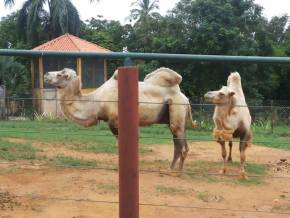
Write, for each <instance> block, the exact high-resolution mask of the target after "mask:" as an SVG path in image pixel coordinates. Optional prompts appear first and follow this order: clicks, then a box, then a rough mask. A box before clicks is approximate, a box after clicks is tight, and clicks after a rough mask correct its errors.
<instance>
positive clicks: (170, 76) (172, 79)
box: [144, 67, 182, 87]
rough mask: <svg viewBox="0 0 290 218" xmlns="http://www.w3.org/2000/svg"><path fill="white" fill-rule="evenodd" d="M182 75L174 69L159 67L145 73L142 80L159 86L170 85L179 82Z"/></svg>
mask: <svg viewBox="0 0 290 218" xmlns="http://www.w3.org/2000/svg"><path fill="white" fill-rule="evenodd" d="M181 81H182V76H181V75H179V74H178V73H177V72H175V71H174V70H171V69H169V68H165V67H161V68H159V69H157V70H155V71H153V72H152V73H149V74H147V75H146V77H145V79H144V82H145V83H151V84H154V85H159V86H166V87H171V86H175V85H178V84H180V83H181Z"/></svg>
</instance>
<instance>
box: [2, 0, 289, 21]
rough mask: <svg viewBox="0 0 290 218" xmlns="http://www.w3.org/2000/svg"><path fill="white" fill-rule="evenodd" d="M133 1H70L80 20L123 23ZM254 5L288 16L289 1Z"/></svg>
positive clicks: (164, 2) (164, 4)
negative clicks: (101, 17)
mask: <svg viewBox="0 0 290 218" xmlns="http://www.w3.org/2000/svg"><path fill="white" fill-rule="evenodd" d="M24 1H25V0H16V5H15V6H14V7H13V8H12V9H5V7H4V5H3V1H1V3H0V17H3V16H5V15H7V14H9V13H11V12H12V11H15V10H17V9H19V8H20V7H21V6H22V4H23V2H24ZM134 1H135V0H100V2H99V3H93V4H89V3H88V2H89V1H88V0H72V2H73V4H74V5H75V6H76V7H77V9H78V11H79V13H80V16H81V19H82V20H86V19H89V18H91V17H96V16H97V15H102V16H103V17H104V18H106V19H109V20H119V21H120V22H121V23H125V22H126V20H125V18H126V17H127V16H128V15H129V13H130V6H131V3H132V2H134ZM159 1H160V11H159V12H160V13H161V14H162V15H164V14H165V13H166V11H168V10H170V9H172V8H173V7H174V5H175V4H176V2H178V1H179V0H159ZM255 2H256V3H258V4H260V5H262V6H263V7H264V9H265V10H264V15H265V16H266V17H268V18H271V17H272V16H275V15H282V14H285V13H287V14H290V0H255Z"/></svg>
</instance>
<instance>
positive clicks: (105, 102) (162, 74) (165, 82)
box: [44, 68, 196, 170]
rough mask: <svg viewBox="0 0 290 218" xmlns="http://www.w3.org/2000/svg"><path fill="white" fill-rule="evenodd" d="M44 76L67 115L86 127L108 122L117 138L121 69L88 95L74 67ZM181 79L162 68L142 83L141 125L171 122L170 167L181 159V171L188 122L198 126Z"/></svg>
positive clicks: (186, 148) (185, 147) (184, 156)
mask: <svg viewBox="0 0 290 218" xmlns="http://www.w3.org/2000/svg"><path fill="white" fill-rule="evenodd" d="M44 79H45V82H46V83H48V84H51V85H53V86H55V87H56V89H57V92H58V96H59V102H60V107H61V109H62V112H63V114H64V115H65V117H66V118H68V119H69V120H71V121H73V122H75V123H77V124H79V125H81V126H84V127H90V126H93V125H97V124H98V123H99V121H101V120H102V121H105V122H108V125H109V128H110V130H111V132H112V133H113V134H114V135H115V136H116V137H118V107H117V100H118V89H117V87H118V84H117V83H118V81H117V79H118V70H116V71H115V73H114V74H113V76H112V77H111V78H110V79H109V80H107V81H106V82H105V83H104V84H103V85H102V86H100V87H99V88H97V89H96V90H95V91H93V92H92V93H89V94H82V93H81V81H80V78H79V77H78V76H77V74H76V72H75V71H74V70H72V69H68V68H64V69H63V70H60V71H53V72H47V73H46V74H45V75H44ZM181 81H182V77H181V76H180V75H179V74H178V73H176V72H175V71H173V70H171V69H168V68H159V69H157V70H155V71H154V72H152V73H150V74H148V75H147V77H146V78H145V79H144V81H143V82H139V102H140V103H139V125H140V126H149V125H152V124H157V123H159V124H168V126H169V128H170V130H171V133H172V135H173V142H174V155H173V159H172V162H171V165H170V169H174V167H175V165H176V162H177V161H178V160H179V159H180V162H179V169H180V170H182V168H183V165H184V161H185V159H186V156H187V153H188V151H189V148H188V144H187V141H186V139H185V137H186V135H185V131H186V123H187V122H190V123H191V125H192V127H196V123H195V122H194V121H193V120H192V115H191V107H190V104H189V100H188V99H187V97H186V96H185V95H184V94H183V93H182V92H181V91H180V88H179V84H180V83H181Z"/></svg>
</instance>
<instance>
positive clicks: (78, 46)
mask: <svg viewBox="0 0 290 218" xmlns="http://www.w3.org/2000/svg"><path fill="white" fill-rule="evenodd" d="M32 50H38V51H84V52H111V51H110V50H109V49H106V48H103V47H101V46H99V45H96V44H94V43H91V42H88V41H86V40H84V39H80V38H78V37H76V36H73V35H71V34H68V33H66V34H64V35H62V36H59V37H57V38H55V39H53V40H51V41H48V42H46V43H44V44H42V45H39V46H37V47H35V48H33V49H32Z"/></svg>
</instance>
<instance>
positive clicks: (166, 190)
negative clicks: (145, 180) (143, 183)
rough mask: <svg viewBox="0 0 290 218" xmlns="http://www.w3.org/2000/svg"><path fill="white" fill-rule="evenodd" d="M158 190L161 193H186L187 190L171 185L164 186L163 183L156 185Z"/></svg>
mask: <svg viewBox="0 0 290 218" xmlns="http://www.w3.org/2000/svg"><path fill="white" fill-rule="evenodd" d="M156 191H157V192H160V193H164V194H171V195H175V194H184V193H186V190H184V189H180V188H175V187H169V186H162V185H158V186H156Z"/></svg>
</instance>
